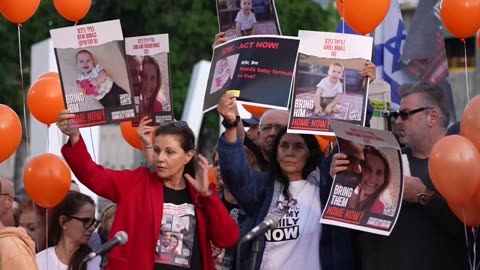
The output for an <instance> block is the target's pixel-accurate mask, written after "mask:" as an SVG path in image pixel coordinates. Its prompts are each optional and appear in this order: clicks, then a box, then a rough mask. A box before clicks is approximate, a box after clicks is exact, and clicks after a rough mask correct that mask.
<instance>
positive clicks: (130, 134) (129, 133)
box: [120, 122, 143, 150]
mask: <svg viewBox="0 0 480 270" xmlns="http://www.w3.org/2000/svg"><path fill="white" fill-rule="evenodd" d="M120 131H121V132H122V136H123V138H124V139H125V141H126V142H127V143H128V144H130V145H131V146H132V147H133V148H137V149H138V150H142V149H143V147H142V140H141V139H140V136H138V134H137V128H136V127H134V126H132V122H122V123H120Z"/></svg>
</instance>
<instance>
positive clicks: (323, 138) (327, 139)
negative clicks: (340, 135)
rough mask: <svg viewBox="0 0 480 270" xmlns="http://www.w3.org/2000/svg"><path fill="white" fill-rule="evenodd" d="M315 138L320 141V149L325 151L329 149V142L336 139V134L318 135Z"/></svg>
mask: <svg viewBox="0 0 480 270" xmlns="http://www.w3.org/2000/svg"><path fill="white" fill-rule="evenodd" d="M315 138H316V139H317V141H318V145H320V151H322V152H325V150H327V147H328V144H329V143H330V142H331V141H334V140H335V136H320V135H316V136H315Z"/></svg>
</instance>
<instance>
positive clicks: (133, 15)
mask: <svg viewBox="0 0 480 270" xmlns="http://www.w3.org/2000/svg"><path fill="white" fill-rule="evenodd" d="M276 8H277V12H278V15H279V19H280V24H281V28H282V31H283V34H284V35H292V36H296V35H297V32H298V30H301V29H304V30H319V31H333V30H334V29H335V27H336V24H337V23H338V20H339V16H338V13H337V11H336V9H335V8H334V7H333V6H331V5H330V6H329V7H328V8H327V9H326V10H324V9H322V8H321V7H320V6H319V5H318V4H316V3H314V2H313V1H311V0H295V1H292V0H277V1H276ZM112 19H120V20H121V23H122V29H123V34H124V36H125V37H129V36H139V35H149V34H158V33H168V34H169V38H170V63H171V80H172V84H171V85H172V88H173V99H174V105H173V108H174V113H175V116H176V118H180V116H181V113H182V111H183V106H184V101H185V97H186V95H187V89H188V85H189V83H190V76H191V72H192V69H193V65H194V64H195V63H197V62H198V61H200V60H202V59H206V60H210V59H211V53H212V47H211V46H212V43H213V39H214V36H215V34H216V33H217V32H218V21H217V17H216V7H215V1H214V0H195V1H192V0H145V1H132V0H126V1H120V0H93V2H92V6H91V9H90V11H89V13H88V14H87V16H86V17H85V18H84V19H83V20H82V21H81V22H80V23H82V24H83V23H91V22H99V21H105V20H112ZM69 25H73V23H72V22H68V21H66V20H65V19H63V18H62V17H61V16H60V15H59V14H58V13H57V12H56V10H55V8H54V6H53V3H52V1H41V4H40V7H39V9H38V11H37V12H36V14H35V15H34V16H33V17H32V18H31V19H30V20H28V21H27V22H26V23H24V25H23V26H22V27H21V39H22V54H23V55H22V60H23V71H22V72H23V75H24V77H25V86H26V88H27V89H25V91H27V90H28V86H29V85H30V68H29V66H30V47H31V46H32V45H33V44H34V43H37V42H40V41H42V40H45V39H47V38H49V36H50V35H49V30H50V29H54V28H59V27H65V26H69ZM0 36H2V37H3V42H2V43H0V51H2V54H1V55H0V60H1V63H2V66H0V91H2V95H0V103H2V104H6V105H9V106H11V107H12V108H13V109H14V110H15V111H16V112H17V113H18V115H19V116H20V117H23V113H22V107H23V104H24V100H23V99H22V95H21V83H20V70H19V55H18V39H17V26H16V25H14V24H12V23H10V22H8V21H6V20H4V19H1V20H0ZM205 79H206V78H205ZM218 123H219V120H218V115H217V113H216V112H210V113H207V114H206V115H205V118H204V124H203V128H202V132H201V136H200V140H199V145H200V146H201V147H200V151H201V152H204V153H207V156H210V154H209V153H210V151H211V147H212V145H213V144H215V142H216V139H217V134H218ZM17 167H19V168H20V169H19V170H18V172H17V173H16V174H15V178H16V180H18V181H19V180H20V178H21V171H20V170H21V169H23V163H22V165H17Z"/></svg>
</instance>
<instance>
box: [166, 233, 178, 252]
mask: <svg viewBox="0 0 480 270" xmlns="http://www.w3.org/2000/svg"><path fill="white" fill-rule="evenodd" d="M177 246H178V239H177V237H176V236H175V235H171V236H170V246H169V247H168V248H169V249H170V251H174V250H175V249H176V248H177Z"/></svg>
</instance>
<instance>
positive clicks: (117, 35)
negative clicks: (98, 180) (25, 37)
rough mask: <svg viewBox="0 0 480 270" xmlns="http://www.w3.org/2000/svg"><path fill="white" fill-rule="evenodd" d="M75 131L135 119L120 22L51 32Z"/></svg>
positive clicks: (93, 24)
mask: <svg viewBox="0 0 480 270" xmlns="http://www.w3.org/2000/svg"><path fill="white" fill-rule="evenodd" d="M50 35H51V37H52V43H53V47H54V49H55V56H56V59H57V65H58V71H59V74H60V80H61V83H62V90H63V96H64V100H65V107H66V108H67V109H69V110H70V111H71V112H72V113H74V114H75V118H74V119H72V120H71V121H70V125H71V127H72V128H79V127H86V126H95V125H102V124H107V123H113V122H122V121H128V120H131V119H133V118H134V117H135V108H134V104H133V98H132V90H131V86H130V80H129V76H128V72H127V62H126V58H125V48H124V41H123V34H122V28H121V26H120V21H119V20H113V21H106V22H99V23H92V24H84V25H76V26H71V27H65V28H59V29H52V30H50Z"/></svg>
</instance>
